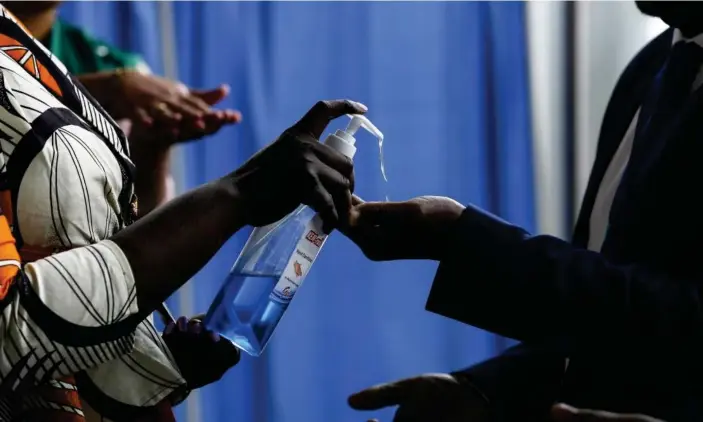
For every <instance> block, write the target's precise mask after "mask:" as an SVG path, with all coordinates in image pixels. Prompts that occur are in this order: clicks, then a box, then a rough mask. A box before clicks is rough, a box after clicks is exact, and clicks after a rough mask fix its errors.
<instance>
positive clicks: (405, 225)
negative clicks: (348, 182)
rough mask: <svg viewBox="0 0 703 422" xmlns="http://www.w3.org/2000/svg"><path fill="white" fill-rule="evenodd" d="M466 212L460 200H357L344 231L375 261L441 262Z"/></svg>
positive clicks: (341, 228)
mask: <svg viewBox="0 0 703 422" xmlns="http://www.w3.org/2000/svg"><path fill="white" fill-rule="evenodd" d="M463 210H464V206H463V205H461V204H460V203H458V202H457V201H455V200H453V199H451V198H446V197H441V196H420V197H417V198H413V199H411V200H408V201H403V202H363V201H362V200H361V199H359V198H357V197H355V199H354V206H353V208H352V210H351V213H350V218H349V220H347V221H348V223H347V224H346V225H343V226H342V227H340V230H341V231H342V232H343V233H344V234H345V235H347V236H348V237H349V238H350V239H351V240H352V241H354V243H356V244H357V245H358V246H359V247H360V248H361V250H362V252H363V253H364V254H365V255H366V256H367V257H368V258H369V259H371V260H373V261H390V260H396V259H435V260H440V259H442V257H443V256H444V252H445V251H444V247H445V246H446V245H447V241H446V239H447V238H448V237H449V236H450V234H451V231H452V227H453V225H454V223H455V222H456V221H457V220H458V219H459V217H460V216H461V213H462V212H463Z"/></svg>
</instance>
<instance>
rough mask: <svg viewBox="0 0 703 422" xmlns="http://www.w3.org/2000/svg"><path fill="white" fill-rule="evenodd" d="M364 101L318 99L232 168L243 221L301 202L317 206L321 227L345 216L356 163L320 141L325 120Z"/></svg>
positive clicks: (263, 218)
mask: <svg viewBox="0 0 703 422" xmlns="http://www.w3.org/2000/svg"><path fill="white" fill-rule="evenodd" d="M365 112H366V107H365V106H364V105H363V104H359V103H356V102H353V101H349V100H335V101H320V102H318V103H317V104H315V106H314V107H313V108H312V109H310V111H308V113H307V114H306V115H305V116H303V118H302V119H300V120H299V121H298V122H297V123H296V124H295V125H293V126H292V127H291V128H289V129H288V130H286V131H285V132H284V133H283V134H282V135H281V136H280V137H279V138H278V139H277V140H276V141H274V142H273V143H271V144H270V145H269V146H267V147H266V148H264V149H263V150H261V151H259V152H258V153H256V154H255V155H254V156H253V157H251V158H250V159H249V160H248V161H247V162H246V163H245V164H244V165H243V166H242V167H240V168H239V169H238V170H237V171H236V172H235V173H234V175H233V176H234V180H235V186H236V188H237V190H238V195H239V196H240V203H241V205H242V206H241V207H240V209H241V210H242V212H243V213H245V215H244V221H246V222H247V223H248V224H250V225H253V226H256V227H260V226H264V225H267V224H270V223H273V222H275V221H278V220H279V219H281V218H283V217H284V216H286V215H287V214H289V213H290V212H291V211H293V210H294V209H295V208H296V207H297V206H299V205H300V204H301V203H303V204H305V205H309V206H310V207H312V208H313V209H315V211H317V212H319V213H320V215H321V216H322V218H323V221H324V222H325V226H326V227H325V229H326V230H327V231H329V230H330V229H332V228H334V227H336V226H337V224H338V223H339V221H340V218H341V219H344V220H346V219H347V216H348V212H349V209H350V208H351V192H352V191H353V189H354V166H353V164H352V161H351V160H350V159H349V158H347V157H345V156H344V155H343V154H340V153H339V152H337V151H335V150H334V149H332V148H330V147H328V146H326V145H324V144H322V143H320V142H318V138H319V137H320V135H322V132H323V131H324V130H325V128H326V127H327V124H328V123H329V122H330V121H331V120H333V119H336V118H337V117H340V116H343V115H345V114H363V113H365Z"/></svg>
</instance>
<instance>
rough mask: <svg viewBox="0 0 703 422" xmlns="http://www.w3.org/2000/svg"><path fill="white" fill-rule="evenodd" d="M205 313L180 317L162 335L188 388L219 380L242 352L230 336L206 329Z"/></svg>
mask: <svg viewBox="0 0 703 422" xmlns="http://www.w3.org/2000/svg"><path fill="white" fill-rule="evenodd" d="M202 319H203V316H202V315H200V316H196V317H193V318H191V319H190V320H188V318H186V317H180V318H179V319H178V320H177V321H175V322H171V323H169V324H168V325H167V326H166V329H165V330H164V333H163V339H164V342H165V343H166V345H167V346H168V348H169V350H170V351H171V354H172V355H173V358H174V359H175V360H176V364H177V365H178V368H179V369H180V370H181V374H182V375H183V378H184V379H185V380H186V383H187V384H188V388H189V389H196V388H200V387H203V386H205V385H208V384H211V383H213V382H215V381H218V380H219V379H220V378H222V376H223V375H224V374H225V372H227V370H229V369H230V368H231V367H233V366H235V365H236V364H237V363H239V359H240V352H239V349H237V348H236V347H235V346H234V345H233V344H232V343H230V342H229V341H228V340H227V339H224V338H221V337H220V336H219V335H218V334H217V333H214V332H212V331H208V330H206V329H205V327H204V326H203V323H202Z"/></svg>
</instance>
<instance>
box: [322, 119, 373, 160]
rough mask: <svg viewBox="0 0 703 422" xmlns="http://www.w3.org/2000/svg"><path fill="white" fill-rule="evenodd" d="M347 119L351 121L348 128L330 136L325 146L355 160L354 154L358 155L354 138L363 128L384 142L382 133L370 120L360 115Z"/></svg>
mask: <svg viewBox="0 0 703 422" xmlns="http://www.w3.org/2000/svg"><path fill="white" fill-rule="evenodd" d="M347 117H349V118H350V119H351V121H350V122H349V124H348V125H347V128H346V129H344V130H337V131H336V132H335V133H334V134H330V135H329V136H328V137H327V139H325V145H327V146H329V147H331V148H334V149H335V150H337V151H339V152H341V153H342V154H344V155H346V156H347V157H349V158H354V154H355V153H356V147H355V146H354V144H355V143H356V139H355V138H354V134H355V133H356V131H357V130H359V128H362V127H363V128H364V129H366V130H368V131H369V132H370V133H371V134H372V135H373V136H375V137H376V138H378V140H379V142H383V133H381V131H380V130H378V129H377V128H376V126H374V125H373V123H371V122H370V121H369V119H367V118H366V117H364V116H362V115H359V114H347Z"/></svg>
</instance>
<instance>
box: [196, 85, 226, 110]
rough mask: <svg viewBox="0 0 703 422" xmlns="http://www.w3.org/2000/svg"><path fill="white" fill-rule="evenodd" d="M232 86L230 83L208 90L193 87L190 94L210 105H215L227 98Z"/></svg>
mask: <svg viewBox="0 0 703 422" xmlns="http://www.w3.org/2000/svg"><path fill="white" fill-rule="evenodd" d="M229 92H230V88H229V85H220V86H219V87H217V88H215V89H207V90H200V89H191V90H190V94H191V95H193V96H195V97H198V98H199V99H201V100H202V101H204V102H205V103H207V104H208V105H211V106H213V105H215V104H217V103H219V102H220V101H222V100H223V99H225V97H227V96H228V95H229Z"/></svg>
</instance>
